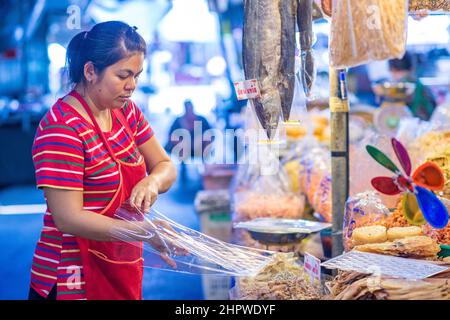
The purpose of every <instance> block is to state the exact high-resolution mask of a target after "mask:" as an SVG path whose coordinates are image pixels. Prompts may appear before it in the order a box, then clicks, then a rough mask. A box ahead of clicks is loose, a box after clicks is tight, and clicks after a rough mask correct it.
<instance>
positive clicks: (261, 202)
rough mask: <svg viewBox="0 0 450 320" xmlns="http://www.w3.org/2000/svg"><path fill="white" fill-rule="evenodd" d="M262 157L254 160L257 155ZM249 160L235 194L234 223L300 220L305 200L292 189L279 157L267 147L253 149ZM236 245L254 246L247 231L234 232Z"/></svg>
mask: <svg viewBox="0 0 450 320" xmlns="http://www.w3.org/2000/svg"><path fill="white" fill-rule="evenodd" d="M256 152H258V153H259V155H260V156H259V157H255V153H256ZM249 154H250V155H249V159H248V162H247V163H246V164H245V165H242V166H240V167H239V169H238V173H237V175H236V177H235V181H234V187H233V189H232V194H233V204H232V206H233V208H232V210H233V217H232V218H233V219H232V220H233V222H234V223H237V222H241V221H249V220H253V219H256V218H285V219H300V218H301V217H302V216H303V212H304V207H305V200H304V197H302V196H301V195H299V194H296V193H294V192H293V190H292V186H291V183H290V179H289V176H288V174H287V173H286V171H285V170H284V168H283V166H282V165H281V163H280V161H279V160H278V158H277V157H276V156H275V155H274V154H273V153H271V152H270V150H269V149H268V148H266V147H264V146H258V147H255V146H251V148H250V151H249ZM233 238H234V242H236V243H239V244H243V245H251V246H253V245H255V242H254V241H251V237H250V236H249V235H248V232H247V231H246V230H233Z"/></svg>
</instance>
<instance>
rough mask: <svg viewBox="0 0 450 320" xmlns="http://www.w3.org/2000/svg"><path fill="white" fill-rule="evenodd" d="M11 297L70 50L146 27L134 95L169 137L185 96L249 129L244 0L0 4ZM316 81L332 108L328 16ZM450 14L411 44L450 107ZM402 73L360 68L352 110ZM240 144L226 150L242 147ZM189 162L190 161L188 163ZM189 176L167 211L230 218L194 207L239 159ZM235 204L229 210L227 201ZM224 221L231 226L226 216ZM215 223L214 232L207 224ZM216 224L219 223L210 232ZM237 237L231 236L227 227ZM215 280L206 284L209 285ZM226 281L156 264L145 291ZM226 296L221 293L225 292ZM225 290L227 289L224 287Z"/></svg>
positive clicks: (3, 0) (36, 229)
mask: <svg viewBox="0 0 450 320" xmlns="http://www.w3.org/2000/svg"><path fill="white" fill-rule="evenodd" d="M0 12H3V13H4V14H3V19H2V20H1V22H0V266H1V267H0V299H26V297H27V294H28V286H29V281H30V278H29V277H30V275H29V274H30V268H31V259H32V256H33V251H34V247H35V245H36V241H37V239H38V236H39V233H40V229H41V227H42V217H43V213H44V210H45V202H44V198H43V194H42V192H41V191H40V190H37V189H36V187H35V178H34V167H33V162H32V158H31V145H32V142H33V138H34V134H35V131H36V128H37V126H38V123H39V121H40V119H41V117H42V116H43V115H44V114H45V112H46V111H47V110H48V108H49V107H51V106H52V105H53V103H54V102H55V101H56V99H58V98H59V97H62V96H63V95H64V94H66V93H67V92H68V91H69V87H68V86H67V77H66V73H65V70H64V67H65V54H66V47H67V45H68V43H69V41H70V39H71V38H72V37H73V36H74V35H75V34H77V33H79V32H80V31H82V30H89V29H90V28H91V27H92V26H93V25H95V24H96V23H99V22H103V21H108V20H121V21H124V22H126V23H128V24H130V25H132V26H136V27H138V30H137V31H138V32H139V33H140V34H141V35H142V36H143V37H144V39H145V40H146V42H147V44H148V49H149V50H148V52H149V53H148V55H147V57H146V61H145V65H144V72H143V73H142V75H141V77H140V79H139V86H138V88H137V90H136V92H135V93H134V96H133V99H134V101H135V102H136V103H137V105H138V106H139V107H140V108H141V109H142V111H143V112H144V114H145V116H146V117H147V119H148V120H149V122H150V125H151V126H152V127H153V130H154V131H155V133H156V136H157V138H158V139H159V141H160V142H161V144H162V145H166V144H167V142H168V137H169V132H170V127H171V126H172V123H173V122H174V120H175V119H176V118H177V117H179V116H181V115H183V113H184V101H185V100H191V101H192V104H193V106H194V111H195V113H196V114H197V115H199V116H201V117H203V118H204V120H205V121H206V122H208V124H209V125H210V126H211V127H212V128H217V129H219V130H226V129H237V128H240V127H242V126H243V125H244V122H245V120H244V117H243V108H244V107H245V106H246V101H238V100H237V99H236V95H235V92H234V87H233V82H234V81H241V80H243V79H244V74H243V68H242V58H241V55H242V25H243V3H242V0H171V1H169V0H128V1H127V0H73V1H67V0H21V1H13V0H0ZM314 32H315V36H316V37H315V38H316V39H315V45H314V49H315V58H316V67H317V80H316V84H315V87H314V94H313V97H314V98H313V99H311V100H310V101H308V109H311V108H314V107H315V108H319V109H325V108H326V107H327V100H328V35H329V23H328V22H327V21H326V20H321V21H316V22H315V24H314ZM449 33H450V17H449V16H448V15H438V14H437V15H431V16H428V17H425V18H423V19H421V20H420V21H418V20H415V19H413V18H412V17H410V22H409V25H408V48H407V49H408V52H409V53H410V55H411V58H412V61H413V66H414V69H413V72H414V75H415V77H417V79H419V80H420V81H421V83H423V85H424V86H425V87H426V88H427V89H429V91H430V92H431V94H432V98H433V100H434V101H435V104H436V105H442V104H444V103H448V102H449V100H450V97H449V94H448V91H449V90H448V88H449V84H450V53H449V42H450V41H449V40H450V35H449ZM389 77H391V74H390V72H389V68H388V62H387V61H381V62H376V63H370V64H368V65H364V66H361V67H357V68H353V69H351V70H350V71H349V92H350V101H351V104H352V106H357V107H360V108H364V107H367V108H377V107H379V105H380V103H381V102H380V101H379V100H380V99H378V98H377V96H376V94H375V93H374V92H373V85H372V84H373V83H375V82H377V81H380V80H382V79H386V78H389ZM236 143H239V141H237V142H236V141H230V142H229V145H225V146H224V148H227V149H229V150H231V152H232V153H233V152H235V151H236V148H237V147H236ZM181 167H182V168H181ZM181 170H182V174H181V175H179V179H178V181H177V182H176V183H175V185H174V186H173V188H172V189H171V190H170V191H169V192H168V193H167V194H164V195H161V196H160V199H159V200H158V202H157V204H156V207H157V208H158V209H159V210H160V211H162V212H163V213H165V214H167V215H168V216H169V217H171V218H173V219H174V220H176V221H177V222H180V223H182V224H184V225H185V226H188V227H190V228H193V229H196V230H203V231H204V230H207V229H208V228H211V227H212V228H213V227H214V223H216V224H217V225H219V224H220V223H227V224H228V225H230V224H231V220H230V219H228V220H227V219H226V218H225V219H222V220H221V222H217V220H215V222H214V221H210V220H207V219H205V218H204V217H203V216H202V215H201V213H198V211H199V210H196V208H195V206H194V203H195V199H196V196H198V193H199V191H202V190H217V189H227V188H228V187H229V184H230V181H231V179H232V177H233V175H234V173H235V171H236V167H235V166H234V165H231V164H230V165H215V166H213V165H209V166H208V165H205V164H204V163H202V162H201V161H199V162H196V163H194V164H187V165H185V166H180V172H181ZM224 210H225V209H224ZM224 221H225V222H224ZM208 230H209V229H208ZM211 232H214V231H211ZM217 236H218V237H219V238H220V237H223V238H226V237H227V235H226V234H225V235H217ZM205 281H206V282H205ZM220 285H221V284H220V283H209V282H207V280H205V279H202V277H201V276H196V275H186V274H178V273H174V272H164V271H158V270H153V269H148V270H146V273H145V277H144V298H145V299H208V298H214V297H219V298H220V297H221V296H220V293H218V292H219V291H220ZM215 294H216V296H215ZM217 294H218V295H217Z"/></svg>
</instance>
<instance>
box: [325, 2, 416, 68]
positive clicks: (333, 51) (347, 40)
mask: <svg viewBox="0 0 450 320" xmlns="http://www.w3.org/2000/svg"><path fill="white" fill-rule="evenodd" d="M407 17H408V1H407V0H333V2H332V18H331V35H330V45H329V47H330V65H331V66H332V67H334V68H338V69H344V68H348V67H354V66H357V65H361V64H364V63H367V62H369V61H373V60H385V59H392V58H401V57H402V56H403V55H404V53H405V47H406V26H407V21H408V20H407Z"/></svg>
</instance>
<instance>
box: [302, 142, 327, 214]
mask: <svg viewBox="0 0 450 320" xmlns="http://www.w3.org/2000/svg"><path fill="white" fill-rule="evenodd" d="M300 165H301V167H300V183H299V185H300V190H301V191H302V192H303V193H304V194H305V195H306V198H307V200H308V202H309V204H310V205H311V206H312V208H313V209H314V211H315V212H316V213H317V214H318V215H319V216H320V218H321V219H322V220H324V221H327V222H330V221H331V158H330V153H329V151H328V150H327V149H325V148H323V147H317V148H313V149H311V150H309V152H307V153H305V154H304V156H303V158H302V159H301V160H300Z"/></svg>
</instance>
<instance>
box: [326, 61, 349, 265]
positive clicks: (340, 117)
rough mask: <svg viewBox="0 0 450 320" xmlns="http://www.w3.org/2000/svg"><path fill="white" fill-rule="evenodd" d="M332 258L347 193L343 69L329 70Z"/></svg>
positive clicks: (339, 250)
mask: <svg viewBox="0 0 450 320" xmlns="http://www.w3.org/2000/svg"><path fill="white" fill-rule="evenodd" d="M330 111H331V146H330V149H331V176H332V187H331V188H332V212H333V221H332V222H333V228H332V240H333V244H332V245H333V246H332V256H333V257H336V256H338V255H340V254H342V252H343V251H344V246H343V237H342V228H343V220H344V210H345V202H346V201H347V198H348V194H349V152H348V141H349V138H348V135H349V133H348V111H349V104H348V98H347V83H346V72H345V70H336V69H333V68H330Z"/></svg>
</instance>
